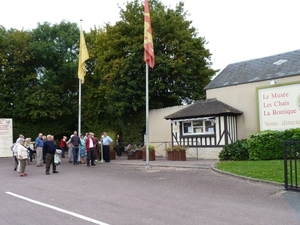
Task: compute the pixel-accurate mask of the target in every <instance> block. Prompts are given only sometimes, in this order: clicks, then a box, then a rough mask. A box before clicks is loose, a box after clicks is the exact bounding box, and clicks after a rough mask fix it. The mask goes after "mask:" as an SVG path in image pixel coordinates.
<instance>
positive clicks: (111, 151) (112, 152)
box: [109, 150, 116, 159]
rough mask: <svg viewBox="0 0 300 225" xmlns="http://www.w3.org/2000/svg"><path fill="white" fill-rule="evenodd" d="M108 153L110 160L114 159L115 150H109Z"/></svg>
mask: <svg viewBox="0 0 300 225" xmlns="http://www.w3.org/2000/svg"><path fill="white" fill-rule="evenodd" d="M109 153H110V159H116V152H115V150H110V151H109Z"/></svg>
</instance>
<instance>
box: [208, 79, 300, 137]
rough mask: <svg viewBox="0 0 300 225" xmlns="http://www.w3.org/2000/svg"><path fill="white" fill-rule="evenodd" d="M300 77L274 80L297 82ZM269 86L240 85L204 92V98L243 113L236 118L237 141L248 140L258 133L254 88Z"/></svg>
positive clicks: (262, 84)
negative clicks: (211, 99)
mask: <svg viewBox="0 0 300 225" xmlns="http://www.w3.org/2000/svg"><path fill="white" fill-rule="evenodd" d="M299 80H300V76H292V77H287V78H281V79H276V82H277V84H283V83H289V82H297V81H299ZM268 85H270V81H269V80H268V81H261V82H255V83H248V84H241V85H235V86H229V87H224V88H216V89H210V90H207V91H206V98H207V99H210V98H216V99H217V100H219V101H222V102H224V103H225V104H228V105H230V106H232V107H234V108H236V109H238V110H240V111H242V112H243V114H242V115H241V116H238V119H237V124H238V128H237V129H238V139H242V138H248V137H249V135H250V134H252V133H256V132H258V131H259V118H258V114H257V110H258V109H257V107H258V105H257V96H256V88H257V87H262V86H268Z"/></svg>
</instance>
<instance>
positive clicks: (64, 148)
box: [59, 136, 68, 158]
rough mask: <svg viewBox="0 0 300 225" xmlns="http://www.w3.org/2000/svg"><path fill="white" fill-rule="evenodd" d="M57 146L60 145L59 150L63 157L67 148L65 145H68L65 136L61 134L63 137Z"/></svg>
mask: <svg viewBox="0 0 300 225" xmlns="http://www.w3.org/2000/svg"><path fill="white" fill-rule="evenodd" d="M59 147H60V150H61V157H62V158H65V151H66V150H67V147H68V146H67V137H66V136H63V138H62V139H61V140H60V143H59Z"/></svg>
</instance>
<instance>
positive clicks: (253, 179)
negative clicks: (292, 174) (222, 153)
mask: <svg viewBox="0 0 300 225" xmlns="http://www.w3.org/2000/svg"><path fill="white" fill-rule="evenodd" d="M217 163H218V162H214V163H212V164H211V169H212V170H213V171H214V172H217V173H220V174H225V175H228V176H232V177H236V178H240V179H243V180H247V181H251V182H255V183H265V184H271V185H275V186H279V187H282V188H283V189H284V190H285V188H284V183H278V182H275V181H267V180H260V179H257V178H252V177H245V176H241V175H237V174H234V173H230V172H226V171H222V170H219V169H217V168H216V164H217Z"/></svg>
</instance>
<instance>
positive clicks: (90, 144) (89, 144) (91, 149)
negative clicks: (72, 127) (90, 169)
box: [85, 132, 96, 166]
mask: <svg viewBox="0 0 300 225" xmlns="http://www.w3.org/2000/svg"><path fill="white" fill-rule="evenodd" d="M95 148H96V139H95V138H94V134H93V133H92V132H89V135H88V137H87V139H86V140H85V149H86V153H87V159H86V165H87V166H90V161H91V165H92V166H96V164H95V159H96V154H95Z"/></svg>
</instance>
